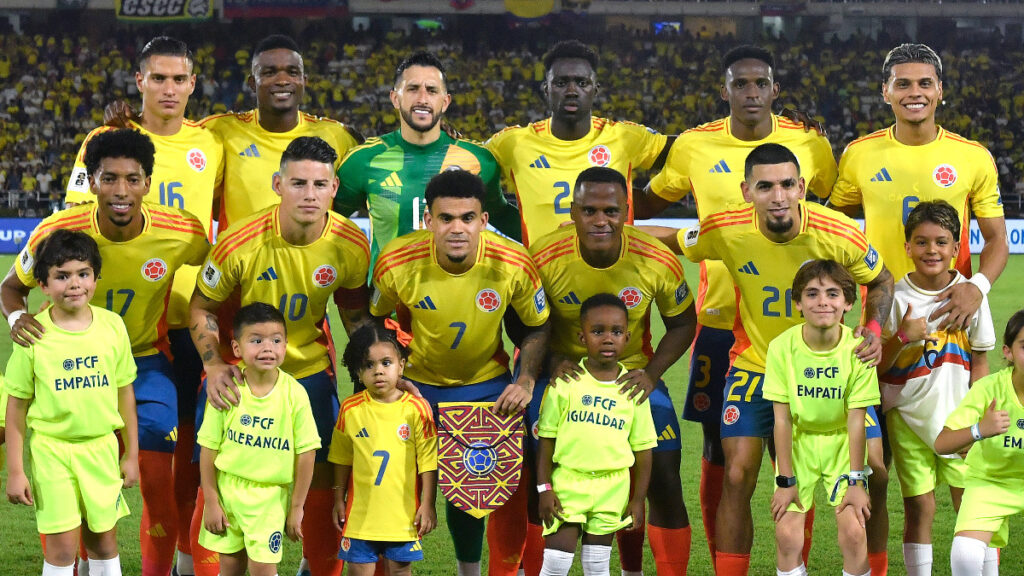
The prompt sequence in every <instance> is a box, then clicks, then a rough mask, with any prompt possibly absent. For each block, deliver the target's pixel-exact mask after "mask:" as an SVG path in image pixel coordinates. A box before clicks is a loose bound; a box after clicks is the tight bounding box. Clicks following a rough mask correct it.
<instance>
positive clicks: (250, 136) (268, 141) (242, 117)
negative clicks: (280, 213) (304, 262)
mask: <svg viewBox="0 0 1024 576" xmlns="http://www.w3.org/2000/svg"><path fill="white" fill-rule="evenodd" d="M246 82H247V84H248V86H249V89H250V90H252V91H253V92H254V93H255V94H256V108H255V109H254V110H249V111H248V112H229V113H227V114H215V115H213V116H209V117H207V118H205V119H203V120H202V121H201V122H200V123H199V124H200V126H202V127H203V128H206V129H207V130H210V131H211V132H213V133H214V134H216V135H217V136H218V137H219V138H220V139H221V142H222V143H223V144H224V162H225V166H224V192H223V195H222V207H221V208H222V209H221V212H220V217H219V218H218V220H219V223H220V228H221V229H226V228H227V227H228V226H230V225H231V224H233V223H235V222H237V221H238V220H240V219H242V218H245V217H246V216H249V215H250V214H253V213H255V212H258V211H260V210H262V209H264V208H266V207H267V206H271V205H273V204H277V203H279V202H280V201H281V199H280V196H278V195H277V194H276V193H275V192H274V188H273V186H272V185H271V184H272V182H273V179H274V175H275V173H276V172H277V169H278V160H280V159H281V154H282V153H283V152H284V150H285V148H287V147H288V145H289V144H290V143H291V141H292V140H294V139H295V138H297V137H299V136H316V137H319V138H321V139H323V140H324V141H326V142H327V143H328V144H330V145H331V147H332V148H334V150H335V152H336V153H337V155H338V160H337V161H335V163H334V168H335V169H337V168H338V166H339V165H340V164H341V158H343V157H344V156H345V153H346V152H348V150H349V149H350V148H353V147H355V146H356V145H358V144H361V143H362V142H363V137H362V136H361V135H359V133H357V132H356V131H354V130H353V129H352V128H349V127H348V126H345V125H344V124H342V123H340V122H337V121H335V120H330V119H328V118H320V117H318V116H314V115H312V114H307V113H305V112H303V111H301V110H299V106H300V105H301V104H302V97H303V94H304V93H305V89H306V71H305V68H304V65H303V61H302V55H301V54H299V47H298V45H297V44H296V43H295V41H294V40H292V39H291V38H289V37H288V36H283V35H281V34H274V35H271V36H267V37H266V38H264V39H263V40H261V41H260V42H259V44H257V45H256V48H255V49H254V50H253V53H252V72H251V73H250V75H249V77H248V79H247V80H246Z"/></svg>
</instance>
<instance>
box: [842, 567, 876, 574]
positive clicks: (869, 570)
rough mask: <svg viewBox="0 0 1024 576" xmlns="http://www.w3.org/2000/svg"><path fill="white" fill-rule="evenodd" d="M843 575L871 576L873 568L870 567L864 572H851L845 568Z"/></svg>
mask: <svg viewBox="0 0 1024 576" xmlns="http://www.w3.org/2000/svg"><path fill="white" fill-rule="evenodd" d="M843 576H871V568H868V571H867V572H865V573H863V574H850V573H849V572H847V571H846V570H843Z"/></svg>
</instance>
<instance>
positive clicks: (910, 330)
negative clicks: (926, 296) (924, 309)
mask: <svg viewBox="0 0 1024 576" xmlns="http://www.w3.org/2000/svg"><path fill="white" fill-rule="evenodd" d="M913 312H914V305H913V304H910V303H909V302H908V303H907V312H906V313H905V314H903V320H901V321H900V331H902V332H903V336H904V337H906V339H907V341H908V342H920V341H922V340H924V341H926V342H930V343H931V344H938V342H939V339H938V338H936V337H935V336H930V335H929V334H928V319H927V318H925V317H924V316H921V317H920V318H912V317H911V315H912V314H913Z"/></svg>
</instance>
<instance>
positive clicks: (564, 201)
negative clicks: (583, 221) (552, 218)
mask: <svg viewBox="0 0 1024 576" xmlns="http://www.w3.org/2000/svg"><path fill="white" fill-rule="evenodd" d="M555 190H561V192H559V193H558V194H556V195H555V214H568V213H569V207H570V206H571V205H572V198H571V197H570V195H571V194H572V186H569V183H568V182H555Z"/></svg>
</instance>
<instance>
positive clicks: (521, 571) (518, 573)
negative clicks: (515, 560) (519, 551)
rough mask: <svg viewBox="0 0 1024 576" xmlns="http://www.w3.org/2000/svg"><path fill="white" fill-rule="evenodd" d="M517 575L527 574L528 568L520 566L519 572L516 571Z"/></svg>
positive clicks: (524, 575) (523, 575)
mask: <svg viewBox="0 0 1024 576" xmlns="http://www.w3.org/2000/svg"><path fill="white" fill-rule="evenodd" d="M516 576H526V570H524V569H522V568H520V569H519V572H516Z"/></svg>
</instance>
